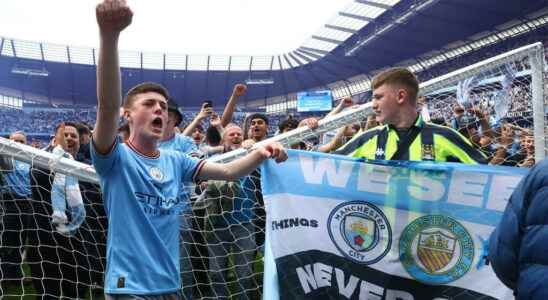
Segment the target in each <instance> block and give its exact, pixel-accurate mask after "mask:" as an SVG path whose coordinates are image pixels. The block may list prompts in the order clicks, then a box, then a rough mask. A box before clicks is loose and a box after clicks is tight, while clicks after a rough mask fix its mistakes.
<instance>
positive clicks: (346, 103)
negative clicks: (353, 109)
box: [341, 97, 354, 107]
mask: <svg viewBox="0 0 548 300" xmlns="http://www.w3.org/2000/svg"><path fill="white" fill-rule="evenodd" d="M341 105H342V107H350V106H352V105H354V101H352V98H350V97H344V98H343V99H342V100H341Z"/></svg>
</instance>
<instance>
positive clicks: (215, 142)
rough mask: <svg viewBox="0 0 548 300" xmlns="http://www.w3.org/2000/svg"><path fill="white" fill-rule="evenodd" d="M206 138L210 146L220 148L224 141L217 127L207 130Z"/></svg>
mask: <svg viewBox="0 0 548 300" xmlns="http://www.w3.org/2000/svg"><path fill="white" fill-rule="evenodd" d="M205 138H206V141H207V142H208V144H209V145H210V146H219V145H220V144H221V140H222V137H221V134H220V133H219V130H217V128H216V127H209V128H207V130H206V134H205Z"/></svg>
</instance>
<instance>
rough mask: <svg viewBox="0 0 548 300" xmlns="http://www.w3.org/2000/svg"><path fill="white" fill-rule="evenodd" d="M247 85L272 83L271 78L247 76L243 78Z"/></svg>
mask: <svg viewBox="0 0 548 300" xmlns="http://www.w3.org/2000/svg"><path fill="white" fill-rule="evenodd" d="M245 84H247V85H271V84H274V79H273V78H260V79H259V78H248V79H246V80H245Z"/></svg>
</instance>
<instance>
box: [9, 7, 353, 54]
mask: <svg viewBox="0 0 548 300" xmlns="http://www.w3.org/2000/svg"><path fill="white" fill-rule="evenodd" d="M127 2H128V5H129V6H130V7H131V9H132V10H133V13H134V16H133V23H132V24H131V25H130V27H128V28H127V29H126V30H125V31H124V32H123V33H122V35H121V38H120V49H122V50H132V51H142V52H161V53H181V54H219V55H272V54H282V53H287V52H289V51H292V50H295V49H296V48H298V47H299V46H301V45H302V44H303V43H304V41H305V40H306V39H307V38H309V37H310V36H311V35H313V34H314V33H315V32H316V31H317V30H318V29H320V28H321V27H322V26H323V25H324V24H326V23H328V21H329V20H330V19H332V18H333V17H334V16H335V15H336V14H337V12H338V11H340V10H342V9H343V8H344V7H345V6H346V5H347V4H348V3H350V2H351V0H276V1H272V0H177V1H176V0H127ZM97 3H99V1H97V0H0V36H2V37H7V38H14V39H21V40H29V41H37V42H48V43H54V44H61V45H70V46H80V47H93V48H96V47H97V46H98V43H99V42H98V40H99V38H98V32H97V23H96V21H95V6H96V5H97Z"/></svg>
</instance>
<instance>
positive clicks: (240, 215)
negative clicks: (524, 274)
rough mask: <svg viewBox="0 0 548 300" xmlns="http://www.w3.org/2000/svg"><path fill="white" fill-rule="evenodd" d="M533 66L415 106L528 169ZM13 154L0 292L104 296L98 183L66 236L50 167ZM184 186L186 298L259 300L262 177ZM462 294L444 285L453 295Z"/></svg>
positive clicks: (518, 64) (451, 82)
mask: <svg viewBox="0 0 548 300" xmlns="http://www.w3.org/2000/svg"><path fill="white" fill-rule="evenodd" d="M535 53H536V52H535ZM532 63H535V62H533V60H532V56H531V55H518V56H515V57H510V58H505V59H504V60H502V61H497V62H495V63H492V64H486V65H484V66H482V67H480V68H474V69H472V70H470V71H468V72H464V73H459V75H456V76H453V77H448V78H443V80H439V81H436V83H434V84H429V85H426V86H423V87H422V91H423V92H424V98H422V100H421V101H422V104H423V109H422V113H423V114H424V115H425V116H428V118H430V120H431V121H433V122H438V123H443V124H446V125H448V126H453V127H454V128H455V129H457V130H459V132H461V133H462V134H464V135H465V136H468V137H470V139H471V140H472V142H473V143H474V145H475V146H476V147H478V148H479V149H481V150H482V151H484V153H486V155H487V156H489V159H490V162H491V163H493V164H503V165H515V166H527V165H529V164H530V163H531V156H532V157H533V158H534V157H535V154H536V155H537V157H538V156H539V153H542V156H544V153H545V151H546V146H545V144H544V137H542V143H543V144H542V145H543V146H542V147H539V146H538V144H539V143H538V139H539V135H538V127H539V126H540V129H541V130H542V136H543V135H544V132H545V125H544V124H545V122H540V123H539V122H538V118H535V112H536V111H537V110H538V107H537V106H535V104H534V101H533V98H535V97H534V94H535V90H534V81H535V78H536V77H535V76H536V75H535V72H533V70H532ZM541 95H544V91H542V92H541ZM541 100H543V99H541ZM543 105H544V104H542V105H541V119H542V120H544V119H545V118H546V116H545V114H544V109H543ZM359 117H361V116H358V115H356V116H355V117H351V116H349V117H348V118H347V119H344V122H345V123H344V124H342V123H341V124H340V125H345V124H352V123H355V122H356V121H358V120H360V119H359ZM339 121H340V120H339ZM531 138H532V139H533V142H534V143H533V144H534V146H535V147H534V148H533V152H532V153H533V154H531V149H530V148H531V147H530V145H529V146H527V145H528V144H527V143H529V144H530V142H531ZM0 147H2V146H0ZM539 148H540V149H539ZM499 149H501V150H499ZM0 150H2V149H0ZM5 152H6V151H0V153H5ZM499 152H500V153H499ZM18 154H19V153H16V152H12V153H8V154H7V155H3V157H2V158H3V159H2V164H1V165H0V171H1V172H0V174H1V176H0V177H1V179H2V182H1V185H2V194H1V197H2V198H1V205H0V238H1V239H0V242H1V244H0V272H1V273H0V276H1V277H0V282H1V285H0V297H2V299H34V298H43V299H48V298H51V299H58V298H61V297H64V298H68V299H80V298H86V299H103V297H104V296H103V290H102V288H103V276H104V270H105V266H106V262H105V257H106V239H107V232H108V223H107V219H106V216H105V211H104V208H103V204H102V203H103V201H102V198H101V192H100V189H99V187H98V185H96V184H92V183H86V182H83V181H81V182H80V190H81V193H82V198H83V201H84V207H85V211H86V217H85V221H84V222H83V224H82V225H81V226H80V228H79V229H78V230H77V231H76V232H74V233H73V235H70V236H67V235H63V234H61V233H59V232H57V230H56V227H55V225H54V224H53V223H52V217H51V216H52V213H53V211H52V205H51V185H52V182H53V178H54V173H53V171H51V170H50V169H47V168H44V167H43V165H41V167H38V166H35V165H33V163H32V162H33V161H34V160H35V159H38V157H36V158H34V157H33V158H32V159H31V163H30V164H25V163H22V162H17V161H15V160H13V158H14V157H19V156H18ZM25 174H27V175H26V176H27V177H25ZM27 183H28V184H27ZM188 188H189V189H191V190H192V194H193V196H192V199H191V201H192V203H193V209H192V210H188V211H186V212H185V213H184V214H182V215H181V219H182V222H181V224H182V225H181V226H182V228H181V240H182V241H183V242H182V243H181V253H183V255H182V258H181V278H182V282H183V287H184V288H183V296H185V297H187V298H188V297H190V296H192V297H193V298H194V299H200V298H203V299H218V298H220V297H222V296H224V295H227V296H230V297H236V298H244V299H245V298H246V297H247V298H253V299H257V298H258V297H260V294H261V285H262V277H263V254H262V253H263V245H264V238H265V237H264V233H265V230H264V228H265V213H264V204H263V201H262V195H261V187H260V174H258V173H257V172H255V173H253V174H252V175H250V176H248V177H246V178H243V179H242V180H240V181H239V182H215V181H210V182H204V183H201V184H199V185H197V186H192V187H188ZM227 200H230V201H227ZM67 215H69V221H70V214H69V213H67ZM461 296H466V295H452V294H451V291H450V290H448V297H451V298H452V299H458V298H459V297H461Z"/></svg>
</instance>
